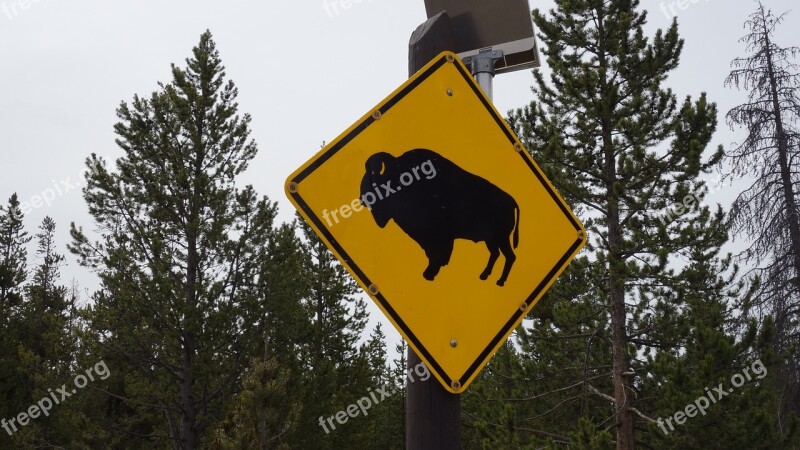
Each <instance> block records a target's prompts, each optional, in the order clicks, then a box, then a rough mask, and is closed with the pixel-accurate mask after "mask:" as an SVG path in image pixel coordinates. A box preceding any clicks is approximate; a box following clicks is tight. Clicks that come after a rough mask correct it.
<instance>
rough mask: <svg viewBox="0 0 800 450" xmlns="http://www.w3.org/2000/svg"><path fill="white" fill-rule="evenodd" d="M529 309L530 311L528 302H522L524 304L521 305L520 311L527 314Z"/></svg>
mask: <svg viewBox="0 0 800 450" xmlns="http://www.w3.org/2000/svg"><path fill="white" fill-rule="evenodd" d="M527 309H528V302H522V304H521V305H519V310H520V311H522V312H525V311H526V310H527Z"/></svg>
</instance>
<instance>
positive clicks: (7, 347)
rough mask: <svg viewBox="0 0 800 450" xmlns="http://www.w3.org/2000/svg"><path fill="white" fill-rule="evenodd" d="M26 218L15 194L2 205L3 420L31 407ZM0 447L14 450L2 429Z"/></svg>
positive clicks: (0, 383) (0, 343)
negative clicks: (23, 318)
mask: <svg viewBox="0 0 800 450" xmlns="http://www.w3.org/2000/svg"><path fill="white" fill-rule="evenodd" d="M23 218H24V217H23V214H22V211H21V210H20V204H19V199H18V198H17V194H13V195H11V198H9V200H8V206H7V207H2V206H0V337H1V338H2V339H0V419H9V418H12V417H14V416H15V415H16V414H17V413H18V412H19V411H21V410H22V409H23V408H25V407H26V406H27V405H28V404H29V403H28V398H29V393H30V391H29V390H27V389H25V386H26V380H25V377H24V376H22V374H20V373H19V370H18V368H19V366H20V361H19V355H18V352H17V334H18V332H19V329H18V327H17V324H18V322H19V317H18V316H19V305H20V304H21V303H22V296H23V283H25V280H26V279H27V276H28V273H27V263H28V261H27V258H28V253H27V250H26V245H27V244H28V242H30V240H31V237H30V236H28V233H27V232H26V231H25V228H24V225H23ZM0 448H13V444H11V436H9V433H8V430H5V429H0Z"/></svg>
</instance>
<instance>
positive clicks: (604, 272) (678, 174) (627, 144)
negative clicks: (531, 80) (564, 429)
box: [512, 0, 724, 450]
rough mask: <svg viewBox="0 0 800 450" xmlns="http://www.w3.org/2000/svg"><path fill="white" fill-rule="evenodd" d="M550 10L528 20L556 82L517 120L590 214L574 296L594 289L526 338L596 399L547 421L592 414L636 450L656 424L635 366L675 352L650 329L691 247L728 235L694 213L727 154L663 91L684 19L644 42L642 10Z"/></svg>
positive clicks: (704, 120) (695, 116)
mask: <svg viewBox="0 0 800 450" xmlns="http://www.w3.org/2000/svg"><path fill="white" fill-rule="evenodd" d="M555 3H556V7H555V9H554V10H552V11H551V12H550V15H549V16H547V15H545V14H543V13H541V12H540V11H538V10H536V11H534V21H535V23H536V26H537V28H538V29H539V30H540V32H541V35H542V38H543V41H544V45H545V49H544V54H545V55H546V57H547V63H548V65H549V66H550V68H551V69H552V75H551V78H550V82H549V83H548V82H547V81H545V79H544V77H543V75H542V74H541V72H538V71H537V72H535V77H536V86H535V88H534V92H535V94H536V97H537V100H536V102H534V103H533V104H532V105H531V106H530V107H528V108H525V110H523V111H520V112H518V113H516V114H515V115H514V117H512V123H513V124H514V125H515V126H516V127H517V129H518V132H519V134H520V135H521V136H523V138H524V139H525V141H526V143H527V147H528V148H529V149H531V151H532V152H533V156H534V159H536V160H537V161H538V162H539V163H540V164H542V165H543V166H544V169H545V170H546V171H547V172H548V175H550V176H551V179H552V180H553V181H554V183H555V184H556V187H557V188H558V189H559V191H560V192H562V193H563V194H564V195H565V197H567V199H568V201H572V202H574V203H573V204H575V205H576V206H577V207H578V209H579V210H580V211H582V215H583V216H584V217H585V222H584V223H585V224H586V226H587V229H588V230H589V233H590V240H591V242H590V245H588V246H587V250H588V251H589V252H590V253H591V255H592V258H591V262H590V263H588V265H589V266H588V267H586V270H587V273H586V274H584V275H582V276H583V277H586V278H587V280H586V281H587V282H586V283H582V284H581V285H580V286H578V288H581V287H587V286H590V287H591V290H590V291H587V290H584V291H583V292H580V291H578V292H575V294H576V295H578V298H579V299H580V303H579V304H577V305H576V307H575V308H572V307H570V305H560V304H554V305H553V306H552V308H553V310H554V312H553V318H554V319H555V321H558V323H560V324H566V327H565V328H564V329H562V330H559V329H558V328H553V327H552V326H551V327H547V326H544V327H534V333H535V334H534V335H532V336H530V337H529V338H528V340H527V341H528V344H529V345H530V346H531V347H530V349H529V351H531V350H532V351H533V352H535V353H541V350H540V344H539V342H542V344H541V345H547V346H551V347H554V348H553V351H555V352H556V354H558V352H561V351H566V352H568V353H562V356H559V359H562V358H563V361H561V362H562V363H563V365H562V366H556V367H560V368H562V369H564V368H567V367H569V368H570V369H569V370H568V371H566V372H564V373H563V374H562V377H561V378H560V380H561V383H560V384H561V385H562V386H561V388H564V389H567V390H569V389H574V388H577V389H581V390H583V392H584V393H588V394H591V395H592V396H593V397H594V398H593V399H592V400H588V399H586V397H585V394H584V395H573V396H572V397H573V398H571V399H570V400H569V401H567V402H565V403H564V404H562V405H558V404H556V405H554V407H555V406H558V408H556V409H555V410H554V411H551V412H549V413H548V415H549V416H550V417H554V414H556V412H555V411H558V410H559V409H562V408H564V407H567V408H569V409H571V410H572V411H573V414H574V415H572V417H580V416H581V415H584V416H586V417H592V420H593V423H594V425H595V426H596V427H597V428H599V429H603V428H605V427H607V428H610V429H611V430H613V431H614V432H615V435H616V436H615V440H616V444H615V445H616V448H617V449H620V450H629V449H633V448H634V447H635V446H636V443H637V441H638V438H637V432H636V429H637V427H639V424H638V423H639V422H650V421H652V420H653V418H652V417H650V416H648V415H647V413H646V412H642V411H641V409H640V407H641V406H642V405H641V404H640V403H641V398H642V394H640V393H639V392H638V386H639V385H640V384H641V381H642V377H643V376H645V375H646V373H647V367H646V363H643V362H642V361H641V360H640V359H639V357H638V356H639V355H640V354H642V353H648V352H655V351H658V350H659V349H660V348H663V347H665V346H667V347H671V346H674V345H676V344H675V343H670V342H659V341H658V340H657V338H658V336H657V335H654V334H652V333H651V332H650V329H649V328H648V322H649V320H651V319H650V318H651V317H654V316H655V315H654V312H655V311H658V310H659V308H661V306H662V305H663V304H664V303H665V302H666V301H667V300H666V299H665V297H664V295H663V294H664V292H663V291H664V290H665V289H667V290H670V289H672V287H674V286H675V285H676V284H678V282H679V281H678V280H679V278H680V275H679V274H678V272H679V270H678V269H675V268H673V267H674V266H673V264H674V263H676V261H679V259H680V258H681V257H683V256H684V255H686V254H687V253H688V252H690V251H691V248H692V246H693V245H694V243H696V242H698V241H702V240H710V241H712V242H719V241H720V240H721V239H720V235H721V234H724V230H723V229H722V227H721V222H722V220H723V217H722V216H721V215H720V214H716V215H711V214H709V213H708V211H707V210H708V208H707V207H699V204H700V203H701V201H702V199H703V197H704V194H705V192H707V190H708V188H707V187H706V184H705V182H703V181H702V180H701V179H700V176H701V175H703V174H708V173H710V171H711V169H712V168H713V167H714V166H715V165H716V164H717V163H718V161H719V160H720V158H721V149H718V150H717V151H716V152H714V153H712V154H711V155H710V156H708V157H704V151H705V149H706V147H707V146H708V144H709V142H710V140H711V136H712V134H713V132H714V131H715V128H716V113H717V112H716V107H715V105H713V104H711V103H709V102H708V101H707V100H706V97H705V95H701V96H700V98H698V99H697V100H692V99H691V98H686V99H685V100H684V101H683V102H678V100H677V98H676V96H675V94H674V93H673V92H672V91H671V90H669V89H666V88H664V87H663V82H664V80H665V79H666V77H667V75H668V74H669V72H670V71H672V70H673V69H675V67H677V65H678V62H679V58H680V54H681V50H682V47H683V41H682V40H681V39H680V38H679V35H678V27H677V23H673V24H672V26H670V27H669V28H668V29H667V30H666V31H662V30H658V31H657V32H656V33H655V36H653V37H652V38H648V37H646V36H645V34H644V31H643V28H644V25H645V23H646V19H647V14H646V13H645V12H643V11H641V10H639V2H638V1H636V0H612V1H600V0H577V1H575V0H556V2H555ZM673 205H674V206H673ZM571 273H574V272H571ZM575 319H577V322H574V321H573V320H575ZM560 338H565V339H560ZM568 361H572V363H571V364H570V363H568ZM576 361H580V363H579V364H576V363H575V362H576ZM550 370H557V369H550ZM567 374H570V377H569V378H565V377H564V375H567ZM606 374H610V377H608V378H606V376H607V375H606ZM589 378H592V379H593V381H592V382H591V383H589V382H588V381H589ZM570 386H575V387H574V388H570ZM553 391H554V392H555V390H553ZM545 392H548V391H545ZM598 402H600V403H598ZM604 402H605V403H606V406H602V404H603V403H604ZM598 410H602V411H605V414H603V415H602V418H600V416H601V415H600V414H598ZM576 411H577V414H575V412H576ZM545 417H547V416H545Z"/></svg>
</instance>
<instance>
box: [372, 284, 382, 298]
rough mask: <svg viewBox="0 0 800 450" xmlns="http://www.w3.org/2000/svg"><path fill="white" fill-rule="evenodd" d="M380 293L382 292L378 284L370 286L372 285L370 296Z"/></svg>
mask: <svg viewBox="0 0 800 450" xmlns="http://www.w3.org/2000/svg"><path fill="white" fill-rule="evenodd" d="M380 291H381V290H380V289H378V285H377V284H370V285H369V293H370V294H372V295H378V293H379V292H380Z"/></svg>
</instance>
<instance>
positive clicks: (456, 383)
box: [450, 381, 461, 391]
mask: <svg viewBox="0 0 800 450" xmlns="http://www.w3.org/2000/svg"><path fill="white" fill-rule="evenodd" d="M450 387H452V388H453V390H454V391H457V390H459V389H461V382H459V381H453V382H452V383H450Z"/></svg>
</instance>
